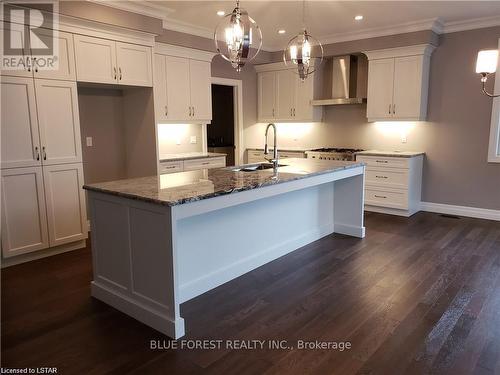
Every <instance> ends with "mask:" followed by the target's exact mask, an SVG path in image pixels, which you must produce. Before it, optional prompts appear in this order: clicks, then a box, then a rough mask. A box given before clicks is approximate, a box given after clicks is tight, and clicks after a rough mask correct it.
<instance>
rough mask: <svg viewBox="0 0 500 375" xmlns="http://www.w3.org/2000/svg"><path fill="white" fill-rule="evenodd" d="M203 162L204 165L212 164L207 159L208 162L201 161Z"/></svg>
mask: <svg viewBox="0 0 500 375" xmlns="http://www.w3.org/2000/svg"><path fill="white" fill-rule="evenodd" d="M201 164H202V165H207V164H210V162H209V161H206V162H204V163H201Z"/></svg>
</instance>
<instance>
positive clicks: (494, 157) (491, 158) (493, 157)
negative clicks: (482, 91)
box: [488, 39, 500, 163]
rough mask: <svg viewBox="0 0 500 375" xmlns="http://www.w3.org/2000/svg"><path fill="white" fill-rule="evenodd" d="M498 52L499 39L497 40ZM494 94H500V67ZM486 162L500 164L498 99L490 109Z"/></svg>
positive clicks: (497, 72) (499, 103)
mask: <svg viewBox="0 0 500 375" xmlns="http://www.w3.org/2000/svg"><path fill="white" fill-rule="evenodd" d="M498 48H499V50H500V39H498ZM494 92H495V93H498V92H500V66H498V67H497V71H496V74H495V90H494ZM488 162H489V163H500V97H498V98H494V99H493V105H492V107H491V124H490V141H489V145H488Z"/></svg>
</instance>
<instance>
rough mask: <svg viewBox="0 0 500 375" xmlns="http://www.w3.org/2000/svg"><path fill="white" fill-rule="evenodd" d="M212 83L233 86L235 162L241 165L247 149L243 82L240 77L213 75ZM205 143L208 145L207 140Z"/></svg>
mask: <svg viewBox="0 0 500 375" xmlns="http://www.w3.org/2000/svg"><path fill="white" fill-rule="evenodd" d="M212 84H213V85H222V86H231V87H232V88H233V98H234V101H233V103H235V104H236V105H234V146H235V149H234V164H236V165H241V164H243V156H244V151H245V150H244V148H243V82H242V81H241V80H240V79H230V78H222V77H212ZM208 126H210V125H208ZM205 133H206V130H205ZM205 137H206V134H205ZM204 143H205V147H206V140H205V142H204Z"/></svg>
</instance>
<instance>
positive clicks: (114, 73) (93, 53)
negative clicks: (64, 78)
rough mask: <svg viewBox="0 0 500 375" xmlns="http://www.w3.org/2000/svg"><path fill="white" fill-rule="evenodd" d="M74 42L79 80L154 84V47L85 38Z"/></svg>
mask: <svg viewBox="0 0 500 375" xmlns="http://www.w3.org/2000/svg"><path fill="white" fill-rule="evenodd" d="M74 40H75V56H76V76H77V80H78V81H80V82H92V83H107V84H120V85H128V86H146V87H151V86H152V85H153V73H152V63H151V59H152V51H151V47H148V46H142V45H136V44H130V43H122V42H115V41H113V40H108V39H101V38H94V37H90V36H83V35H75V36H74Z"/></svg>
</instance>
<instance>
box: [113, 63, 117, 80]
mask: <svg viewBox="0 0 500 375" xmlns="http://www.w3.org/2000/svg"><path fill="white" fill-rule="evenodd" d="M113 72H114V73H115V78H114V79H116V66H115V67H113Z"/></svg>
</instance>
